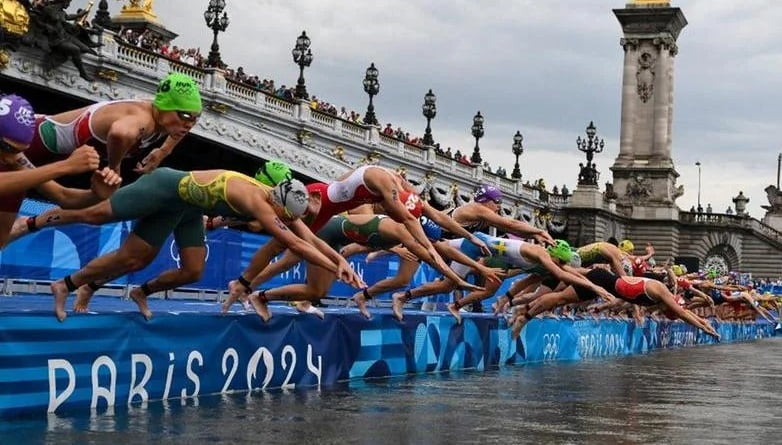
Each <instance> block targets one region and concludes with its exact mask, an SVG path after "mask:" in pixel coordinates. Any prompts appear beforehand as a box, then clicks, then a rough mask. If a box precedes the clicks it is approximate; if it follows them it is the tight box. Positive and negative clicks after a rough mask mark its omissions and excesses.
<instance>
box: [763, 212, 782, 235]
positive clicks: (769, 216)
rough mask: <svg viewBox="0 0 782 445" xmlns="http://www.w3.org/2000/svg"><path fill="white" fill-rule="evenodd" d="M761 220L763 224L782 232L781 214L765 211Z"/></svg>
mask: <svg viewBox="0 0 782 445" xmlns="http://www.w3.org/2000/svg"><path fill="white" fill-rule="evenodd" d="M762 221H763V224H765V225H767V226H771V227H772V228H773V229H776V230H778V231H780V232H782V215H778V214H775V213H766V216H764V217H763V220H762Z"/></svg>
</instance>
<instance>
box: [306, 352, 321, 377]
mask: <svg viewBox="0 0 782 445" xmlns="http://www.w3.org/2000/svg"><path fill="white" fill-rule="evenodd" d="M307 369H309V370H310V372H311V373H313V374H315V377H317V378H318V387H320V375H321V372H322V370H323V357H322V356H320V355H318V366H315V364H314V363H312V345H307Z"/></svg>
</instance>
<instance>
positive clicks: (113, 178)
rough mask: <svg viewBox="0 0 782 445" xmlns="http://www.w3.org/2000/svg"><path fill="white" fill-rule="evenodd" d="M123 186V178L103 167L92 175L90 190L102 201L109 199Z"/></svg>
mask: <svg viewBox="0 0 782 445" xmlns="http://www.w3.org/2000/svg"><path fill="white" fill-rule="evenodd" d="M121 185H122V177H121V176H120V175H119V174H118V173H117V172H115V171H114V170H112V169H110V168H108V167H103V169H101V170H97V171H96V172H95V173H93V174H92V178H91V180H90V189H91V190H92V193H94V194H95V196H97V197H98V198H99V199H100V200H101V201H102V200H104V199H108V198H109V197H110V196H111V195H113V194H114V192H116V191H117V189H118V188H119V187H120V186H121Z"/></svg>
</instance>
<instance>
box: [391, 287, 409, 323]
mask: <svg viewBox="0 0 782 445" xmlns="http://www.w3.org/2000/svg"><path fill="white" fill-rule="evenodd" d="M406 302H407V299H406V298H405V294H394V296H393V303H392V305H391V312H392V313H393V314H394V318H396V319H397V320H399V321H402V319H403V318H405V316H404V314H403V313H402V311H403V310H404V307H405V303H406Z"/></svg>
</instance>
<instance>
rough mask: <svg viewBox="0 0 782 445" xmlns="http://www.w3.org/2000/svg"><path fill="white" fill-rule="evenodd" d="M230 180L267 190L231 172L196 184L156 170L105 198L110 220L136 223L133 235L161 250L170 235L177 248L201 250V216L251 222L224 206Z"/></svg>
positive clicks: (188, 175) (168, 171) (185, 175)
mask: <svg viewBox="0 0 782 445" xmlns="http://www.w3.org/2000/svg"><path fill="white" fill-rule="evenodd" d="M230 178H239V179H243V180H245V181H247V182H249V183H251V184H253V185H255V186H257V187H259V188H261V189H262V190H263V191H264V192H265V193H268V192H269V191H270V190H271V188H270V187H268V186H266V185H264V184H261V183H260V182H258V181H256V180H255V179H253V178H251V177H249V176H246V175H243V174H241V173H237V172H234V171H225V172H223V173H221V174H220V175H218V176H217V177H216V178H215V179H213V180H212V181H209V182H208V183H205V184H199V183H198V182H196V180H195V178H194V177H193V175H192V173H190V172H184V171H180V170H174V169H170V168H165V167H164V168H158V169H155V170H153V171H152V172H151V173H149V174H146V175H144V176H142V177H140V178H139V179H138V180H137V181H136V182H134V183H133V184H130V185H128V186H125V187H122V188H121V189H119V190H118V191H117V192H116V193H115V194H114V195H112V197H111V198H109V203H110V204H111V211H112V215H113V218H112V220H114V221H126V220H137V221H136V225H135V226H134V228H133V232H134V233H135V234H136V235H138V236H139V237H140V238H141V239H143V240H144V241H146V242H147V243H149V244H151V245H153V246H158V247H160V246H162V245H163V243H164V242H165V240H166V238H168V235H169V234H170V233H171V232H173V233H174V238H175V239H176V242H177V246H179V248H183V247H198V246H203V245H204V223H203V215H204V214H208V215H222V216H230V217H235V218H239V219H245V220H249V219H252V218H251V217H249V216H248V215H244V214H242V213H240V212H239V211H238V210H237V209H235V208H233V207H232V206H231V204H230V203H229V202H228V199H227V196H228V195H227V193H228V187H227V182H228V179H230Z"/></svg>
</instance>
